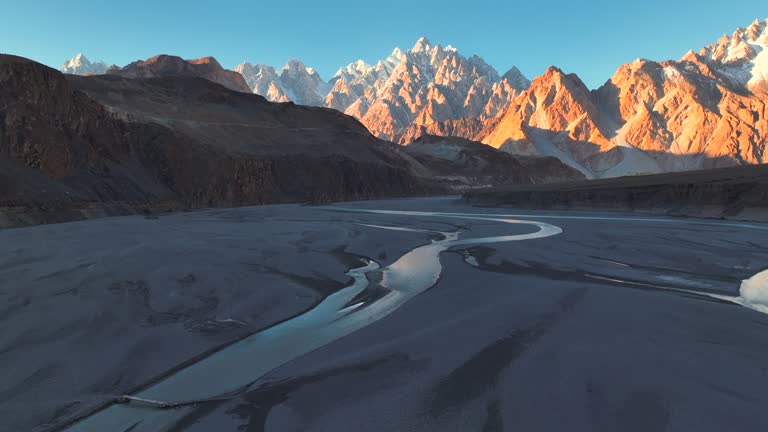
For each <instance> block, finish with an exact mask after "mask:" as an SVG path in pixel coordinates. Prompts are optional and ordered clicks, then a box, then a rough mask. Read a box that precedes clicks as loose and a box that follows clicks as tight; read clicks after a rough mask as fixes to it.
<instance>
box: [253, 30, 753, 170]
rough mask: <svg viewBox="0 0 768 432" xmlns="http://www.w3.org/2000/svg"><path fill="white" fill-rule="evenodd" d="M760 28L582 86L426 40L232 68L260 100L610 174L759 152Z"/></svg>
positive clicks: (390, 133)
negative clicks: (321, 68)
mask: <svg viewBox="0 0 768 432" xmlns="http://www.w3.org/2000/svg"><path fill="white" fill-rule="evenodd" d="M767 27H768V20H756V21H755V22H753V23H752V24H751V25H750V26H748V27H743V28H739V29H737V30H736V31H735V32H734V33H733V34H732V35H724V36H723V37H722V38H721V39H719V40H718V41H716V42H715V43H713V44H711V45H708V46H706V47H704V48H702V49H701V50H699V51H698V52H694V51H689V52H688V53H686V54H685V55H684V56H683V57H682V58H681V59H680V60H677V61H674V60H669V61H662V62H656V61H651V60H645V59H638V60H636V61H635V62H632V63H628V64H625V65H622V66H621V67H620V68H619V69H618V70H617V71H616V73H615V74H614V76H613V77H611V79H610V80H608V81H607V82H606V83H605V84H604V85H603V86H602V87H600V88H599V89H596V90H592V91H590V90H589V89H588V88H587V87H586V86H585V85H584V83H583V82H581V80H580V79H579V78H578V76H576V75H573V74H566V73H564V72H563V71H561V70H559V69H557V68H554V67H553V68H550V69H549V70H547V71H546V72H545V73H544V74H543V75H541V76H540V77H537V78H536V79H534V80H533V82H532V85H531V82H530V81H528V80H527V79H526V78H525V77H523V76H522V74H520V73H519V71H518V70H517V69H515V68H512V69H511V70H510V71H509V72H507V73H506V74H504V75H503V76H499V74H498V73H497V72H496V71H495V70H493V68H492V67H490V66H488V65H487V64H485V62H484V61H482V59H480V58H479V57H477V56H473V57H470V58H466V57H463V56H462V55H460V54H459V53H458V51H457V50H456V49H455V48H453V47H451V46H447V47H442V46H440V45H432V43H431V42H430V41H429V40H428V39H426V38H421V39H419V41H417V43H416V44H415V45H414V46H413V48H412V49H410V50H408V51H402V50H400V49H395V50H394V51H393V52H392V54H391V55H390V56H388V57H387V58H385V59H382V60H380V61H378V62H377V63H376V64H374V65H371V64H368V63H366V62H364V61H362V60H359V61H356V62H353V63H350V64H349V65H347V66H344V67H342V68H340V69H339V70H338V72H337V73H336V74H335V75H334V76H333V77H332V78H331V79H330V80H329V81H328V83H325V82H324V81H323V80H322V79H321V78H320V77H319V75H317V74H316V72H314V70H312V69H311V68H308V67H306V66H305V65H304V64H303V63H301V62H299V61H292V62H289V65H286V67H285V68H284V70H283V71H281V72H280V73H278V72H277V71H275V70H274V68H271V67H269V66H263V65H256V66H253V65H251V64H249V63H244V64H242V65H240V66H239V67H238V71H239V72H241V73H242V74H243V75H244V76H245V77H246V80H247V81H248V84H249V87H250V88H251V89H252V91H254V92H256V93H259V94H262V95H265V97H267V98H268V99H270V100H273V101H280V102H287V101H292V100H293V101H296V102H298V103H300V104H308V105H318V106H326V107H330V108H333V109H336V110H339V111H342V112H344V113H346V114H349V115H352V116H354V117H356V118H358V119H359V120H360V121H361V122H362V123H363V124H364V125H365V126H366V127H367V128H368V129H369V130H370V131H371V132H372V133H373V134H375V135H377V136H379V137H381V138H384V139H388V140H392V141H395V142H398V143H401V144H406V143H408V142H410V141H413V140H415V139H417V138H418V137H420V136H421V135H424V134H434V135H451V136H459V137H464V138H468V139H472V140H476V141H482V142H484V143H486V144H489V145H492V146H494V147H496V148H500V149H503V150H504V151H507V152H510V153H514V154H522V155H539V156H556V157H558V158H560V159H561V160H563V161H564V162H566V163H568V164H569V165H571V166H572V167H574V168H576V169H578V170H579V171H581V172H582V173H584V174H585V175H587V176H589V177H610V176H618V175H627V174H638V173H654V172H665V171H676V170H687V169H700V168H711V167H720V166H729V165H738V164H755V163H765V162H768V155H767V154H766V152H765V141H766V137H767V136H768V133H767V132H766V128H767V126H766V118H768V112H766V104H765V99H766V96H765V95H766V94H768V84H767V83H768V50H766V49H765V48H766V47H768V31H767ZM287 70H290V71H292V74H291V76H292V77H293V80H292V81H291V80H284V79H283V75H284V74H286V71H287ZM324 85H325V87H324ZM323 94H325V96H324V97H323ZM321 98H322V100H320V99H321Z"/></svg>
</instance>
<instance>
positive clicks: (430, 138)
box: [405, 135, 584, 190]
mask: <svg viewBox="0 0 768 432" xmlns="http://www.w3.org/2000/svg"><path fill="white" fill-rule="evenodd" d="M405 151H406V153H408V154H409V155H411V156H413V157H414V158H415V159H416V160H418V161H419V162H420V163H421V164H422V165H424V166H425V167H426V168H428V169H429V170H430V171H431V172H432V173H433V176H434V178H435V179H436V180H438V181H440V182H441V183H442V184H446V185H450V186H451V187H452V188H453V189H454V190H466V189H472V188H478V187H489V186H497V185H508V184H537V183H549V182H562V181H571V180H581V179H584V175H583V174H581V173H580V172H578V171H577V170H575V169H573V168H571V167H569V166H568V165H565V164H564V163H562V162H560V160H558V159H557V158H554V157H529V156H514V155H511V154H509V153H506V152H503V151H500V150H497V149H494V148H493V147H490V146H487V145H485V144H482V143H479V142H475V141H470V140H467V139H464V138H458V137H441V136H435V135H423V136H422V137H420V138H419V139H417V140H415V141H413V142H412V143H410V144H409V145H408V146H406V147H405Z"/></svg>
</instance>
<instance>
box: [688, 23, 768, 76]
mask: <svg viewBox="0 0 768 432" xmlns="http://www.w3.org/2000/svg"><path fill="white" fill-rule="evenodd" d="M766 48H768V19H765V20H755V21H754V22H753V23H752V24H751V25H750V26H748V27H746V28H745V27H739V28H738V29H736V31H735V32H734V33H733V34H732V35H730V36H728V35H723V36H722V37H721V38H720V39H719V40H718V41H717V42H715V43H714V44H711V45H708V46H706V47H704V48H702V49H701V50H700V51H699V56H701V57H702V58H704V59H705V60H706V61H708V62H710V63H711V64H712V65H713V66H714V68H715V69H716V70H718V71H719V72H720V73H721V74H722V75H723V76H725V77H727V78H728V79H730V80H731V81H732V82H734V83H736V84H740V85H744V86H746V87H748V88H751V89H760V88H763V89H764V88H765V87H766V85H767V84H766V83H768V50H767V49H766ZM692 59H693V58H692V57H691V54H690V53H688V54H686V56H684V57H683V61H690V60H692Z"/></svg>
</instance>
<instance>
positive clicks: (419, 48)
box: [411, 36, 432, 53]
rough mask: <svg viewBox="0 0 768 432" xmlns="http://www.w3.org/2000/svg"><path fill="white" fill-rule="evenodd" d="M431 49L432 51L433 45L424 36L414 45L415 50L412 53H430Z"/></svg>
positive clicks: (412, 49)
mask: <svg viewBox="0 0 768 432" xmlns="http://www.w3.org/2000/svg"><path fill="white" fill-rule="evenodd" d="M431 49H432V43H431V42H430V41H429V39H427V37H426V36H422V37H420V38H419V40H417V41H416V43H415V44H414V45H413V48H411V52H415V53H420V52H427V51H430V50H431Z"/></svg>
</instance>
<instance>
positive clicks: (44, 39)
mask: <svg viewBox="0 0 768 432" xmlns="http://www.w3.org/2000/svg"><path fill="white" fill-rule="evenodd" d="M3 3H4V5H3V7H2V10H3V11H2V15H3V20H2V21H3V23H2V25H1V26H0V52H5V53H11V54H17V55H21V56H24V57H29V58H31V59H34V60H37V61H40V62H42V63H45V64H48V65H50V66H53V67H57V68H58V67H59V66H61V64H62V63H63V62H64V60H66V59H68V58H70V57H72V56H74V55H75V54H77V53H78V52H80V51H82V52H83V53H84V54H85V55H86V56H87V57H88V58H89V59H91V60H99V59H100V60H104V61H105V62H107V63H108V64H112V63H114V64H118V65H124V64H126V63H129V62H131V61H134V60H137V59H144V58H147V57H151V56H152V55H155V54H160V53H164V54H175V55H179V56H182V57H184V58H195V57H203V56H207V55H213V56H214V57H216V58H217V59H218V60H219V61H220V62H221V63H222V65H224V66H225V67H227V68H234V67H235V66H236V65H237V64H238V63H240V62H242V61H244V60H248V61H251V62H254V63H257V62H258V63H267V64H272V65H274V66H276V67H280V66H282V65H283V64H285V62H286V60H288V59H289V58H293V57H295V58H300V59H302V60H303V61H304V62H305V63H307V65H308V66H313V67H315V69H317V70H318V72H320V74H321V75H322V76H323V78H325V79H328V78H329V77H330V76H331V75H332V74H333V73H334V72H335V71H336V69H337V68H338V67H339V66H342V65H344V64H347V63H349V62H351V61H354V60H356V59H358V58H362V59H364V60H366V61H368V62H375V61H376V60H377V59H379V58H383V57H385V56H387V55H388V54H389V53H390V52H391V50H392V49H393V48H394V47H395V46H399V47H401V48H404V49H405V48H410V47H411V46H412V45H413V43H414V42H415V41H416V39H418V38H419V36H422V35H424V36H427V37H428V38H429V39H430V40H431V41H432V42H433V43H441V44H443V45H447V44H451V45H454V46H456V47H457V48H458V49H459V51H460V52H462V53H463V54H465V55H467V56H469V55H471V54H473V53H477V54H479V55H480V56H482V57H483V58H485V60H486V61H487V62H488V63H490V64H491V65H493V66H494V67H496V68H497V69H498V70H499V72H500V73H503V72H505V71H506V70H507V69H508V68H509V67H510V66H512V65H516V66H518V67H519V68H520V70H521V71H523V73H524V74H526V75H527V76H528V77H529V78H533V77H534V76H536V75H539V74H541V73H542V72H543V71H544V70H545V69H546V68H547V67H548V66H550V65H553V64H554V65H556V66H558V67H560V68H562V69H564V70H565V71H567V72H575V73H577V74H578V75H579V76H580V77H581V78H582V79H583V80H584V81H585V82H586V83H587V85H588V86H590V87H596V86H599V85H600V84H602V83H603V82H605V81H606V80H607V79H608V78H609V77H610V76H611V75H612V74H613V72H614V71H615V70H616V68H617V67H618V66H619V65H621V64H622V63H625V62H628V61H632V60H634V59H635V58H637V57H644V58H649V59H654V60H665V59H669V58H679V57H681V56H682V55H683V54H684V53H685V52H686V51H687V50H688V49H698V48H701V47H702V46H704V45H706V44H708V43H711V42H714V41H715V40H716V39H718V38H719V37H720V36H721V35H722V34H723V33H728V34H730V33H732V32H733V30H735V28H736V27H738V26H746V25H748V24H750V23H751V22H752V21H753V20H754V19H755V18H761V19H764V18H766V17H768V8H766V7H765V0H761V1H757V0H754V1H753V0H739V1H730V2H729V1H723V0H720V1H709V0H665V1H659V0H642V1H634V2H631V4H627V2H623V1H604V0H592V1H574V0H571V1H564V0H551V1H546V2H545V1H536V2H534V1H486V0H472V1H462V2H457V1H450V0H443V1H432V0H422V1H413V2H411V1H403V0H377V1H375V2H367V1H363V0H357V1H349V0H341V1H325V2H320V1H303V0H293V1H290V0H281V1H274V0H273V1H269V2H264V1H259V0H250V1H239V0H238V1H218V2H213V1H210V2H209V1H206V2H203V1H178V0H154V1H146V0H133V1H128V2H118V1H104V0H102V1H85V0H67V1H61V0H58V1H49V0H4V1H3ZM760 6H762V7H760Z"/></svg>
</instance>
